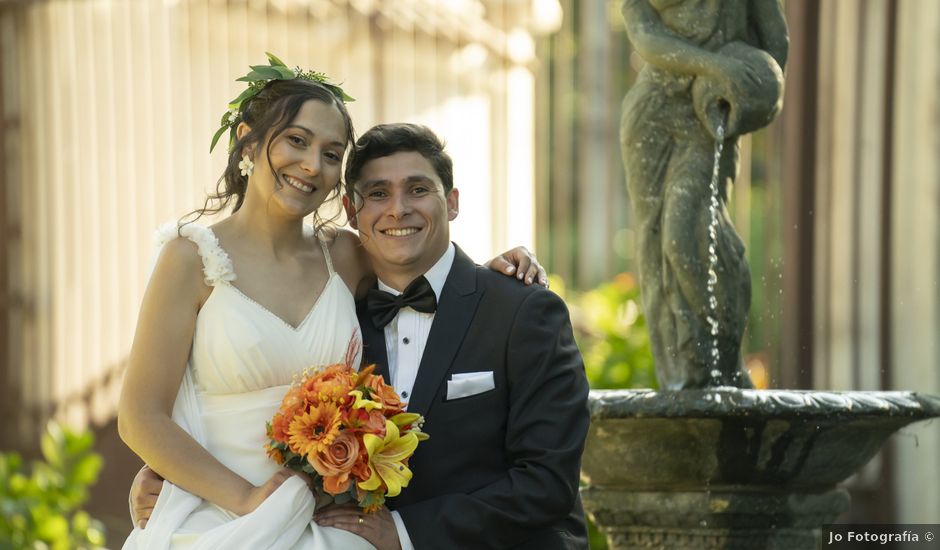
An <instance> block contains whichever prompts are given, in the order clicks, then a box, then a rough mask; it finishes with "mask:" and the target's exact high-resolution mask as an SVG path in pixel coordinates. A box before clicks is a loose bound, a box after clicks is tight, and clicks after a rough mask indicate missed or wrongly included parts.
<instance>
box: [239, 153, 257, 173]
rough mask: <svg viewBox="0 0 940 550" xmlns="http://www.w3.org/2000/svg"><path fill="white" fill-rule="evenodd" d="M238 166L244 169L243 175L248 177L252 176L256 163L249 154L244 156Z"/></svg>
mask: <svg viewBox="0 0 940 550" xmlns="http://www.w3.org/2000/svg"><path fill="white" fill-rule="evenodd" d="M238 168H239V169H240V170H241V171H242V175H243V176H245V177H246V178H249V177H251V172H252V170H254V169H255V163H253V162H251V159H250V158H248V155H244V156H243V157H242V161H241V162H239V163H238Z"/></svg>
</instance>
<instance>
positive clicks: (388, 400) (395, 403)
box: [365, 375, 405, 416]
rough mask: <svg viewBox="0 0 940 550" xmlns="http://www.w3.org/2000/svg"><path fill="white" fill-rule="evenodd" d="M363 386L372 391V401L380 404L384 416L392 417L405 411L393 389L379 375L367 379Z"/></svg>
mask: <svg viewBox="0 0 940 550" xmlns="http://www.w3.org/2000/svg"><path fill="white" fill-rule="evenodd" d="M365 385H366V387H367V388H369V389H370V390H371V391H372V400H373V401H378V402H379V403H381V404H382V409H383V412H384V413H385V415H386V416H393V415H396V414H398V413H400V412H402V411H403V410H405V405H404V403H402V402H401V398H400V397H398V394H397V393H395V389H394V388H392V387H391V386H389V385H388V384H386V383H385V379H384V378H382V376H381V375H379V376H370V377H368V379H367V380H366V384H365Z"/></svg>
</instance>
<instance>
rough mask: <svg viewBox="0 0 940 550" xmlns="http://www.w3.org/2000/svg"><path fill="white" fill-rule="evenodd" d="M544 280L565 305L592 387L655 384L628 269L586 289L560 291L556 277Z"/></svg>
mask: <svg viewBox="0 0 940 550" xmlns="http://www.w3.org/2000/svg"><path fill="white" fill-rule="evenodd" d="M550 283H551V288H552V290H554V291H555V292H558V294H559V295H560V296H561V297H562V298H564V299H565V301H566V302H567V304H568V308H569V309H570V311H571V321H572V325H573V326H574V331H575V339H576V340H577V341H578V346H579V347H580V348H581V355H582V356H583V357H584V367H585V370H586V371H587V377H588V380H589V381H590V383H591V387H592V388H595V389H611V388H656V373H655V371H654V368H653V353H652V351H651V350H650V341H649V334H648V333H647V331H646V320H645V318H644V317H643V311H642V309H641V308H640V291H639V288H638V287H637V284H636V280H635V279H634V277H633V275H631V274H630V273H621V274H619V275H617V276H616V277H614V278H613V280H611V281H610V282H607V283H604V284H602V285H600V286H598V287H596V288H594V289H592V290H589V291H587V292H569V291H566V289H565V285H564V281H563V280H561V279H560V278H558V277H552V278H551V281H550Z"/></svg>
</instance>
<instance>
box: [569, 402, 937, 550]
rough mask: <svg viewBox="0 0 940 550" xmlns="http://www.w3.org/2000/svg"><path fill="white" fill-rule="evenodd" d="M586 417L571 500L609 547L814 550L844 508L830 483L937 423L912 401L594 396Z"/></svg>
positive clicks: (932, 408) (930, 405)
mask: <svg viewBox="0 0 940 550" xmlns="http://www.w3.org/2000/svg"><path fill="white" fill-rule="evenodd" d="M589 406H590V410H591V428H590V431H589V433H588V438H587V445H586V448H585V452H584V456H583V458H582V464H581V472H582V479H583V481H585V482H586V483H587V486H586V487H584V488H582V499H583V501H584V505H585V508H586V509H587V510H588V513H589V514H590V515H591V516H592V518H593V519H594V521H595V523H597V524H598V526H599V527H600V528H601V530H602V531H604V532H606V533H607V535H608V540H609V542H610V545H611V548H636V547H647V548H738V547H740V548H788V549H797V548H807V549H808V548H815V547H816V542H817V540H818V536H819V530H820V527H821V526H822V525H823V524H825V523H831V522H832V521H833V520H834V519H835V518H836V517H837V516H838V515H839V514H840V513H841V512H843V511H845V510H846V509H847V508H848V504H849V498H848V494H847V493H846V492H845V491H844V490H842V489H838V488H836V484H838V483H839V482H841V481H843V480H844V479H846V478H847V477H849V476H850V475H852V474H853V473H855V472H856V471H858V469H860V468H861V467H862V466H864V465H865V464H866V463H867V462H868V461H869V460H871V458H872V457H873V456H874V455H875V454H876V453H877V452H878V450H879V449H880V448H881V446H882V445H883V443H884V442H885V440H887V438H888V437H890V436H891V434H893V433H894V432H896V431H897V430H899V429H900V428H902V427H904V426H906V425H908V424H910V423H912V422H917V421H920V420H926V419H929V418H934V417H938V416H940V398H938V397H936V396H933V395H922V394H917V393H913V392H823V391H790V390H742V389H737V388H710V389H700V390H682V391H663V392H657V391H652V390H598V391H592V392H591V395H590V398H589ZM657 541H659V542H657Z"/></svg>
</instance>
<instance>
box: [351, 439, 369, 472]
mask: <svg viewBox="0 0 940 550" xmlns="http://www.w3.org/2000/svg"><path fill="white" fill-rule="evenodd" d="M356 439H357V440H358V438H356ZM352 475H353V476H354V477H355V478H356V479H357V480H358V481H365V480H367V479H369V478H370V477H372V468H370V467H369V451H368V450H367V449H366V446H365V445H359V456H358V457H356V463H355V464H353V468H352Z"/></svg>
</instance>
